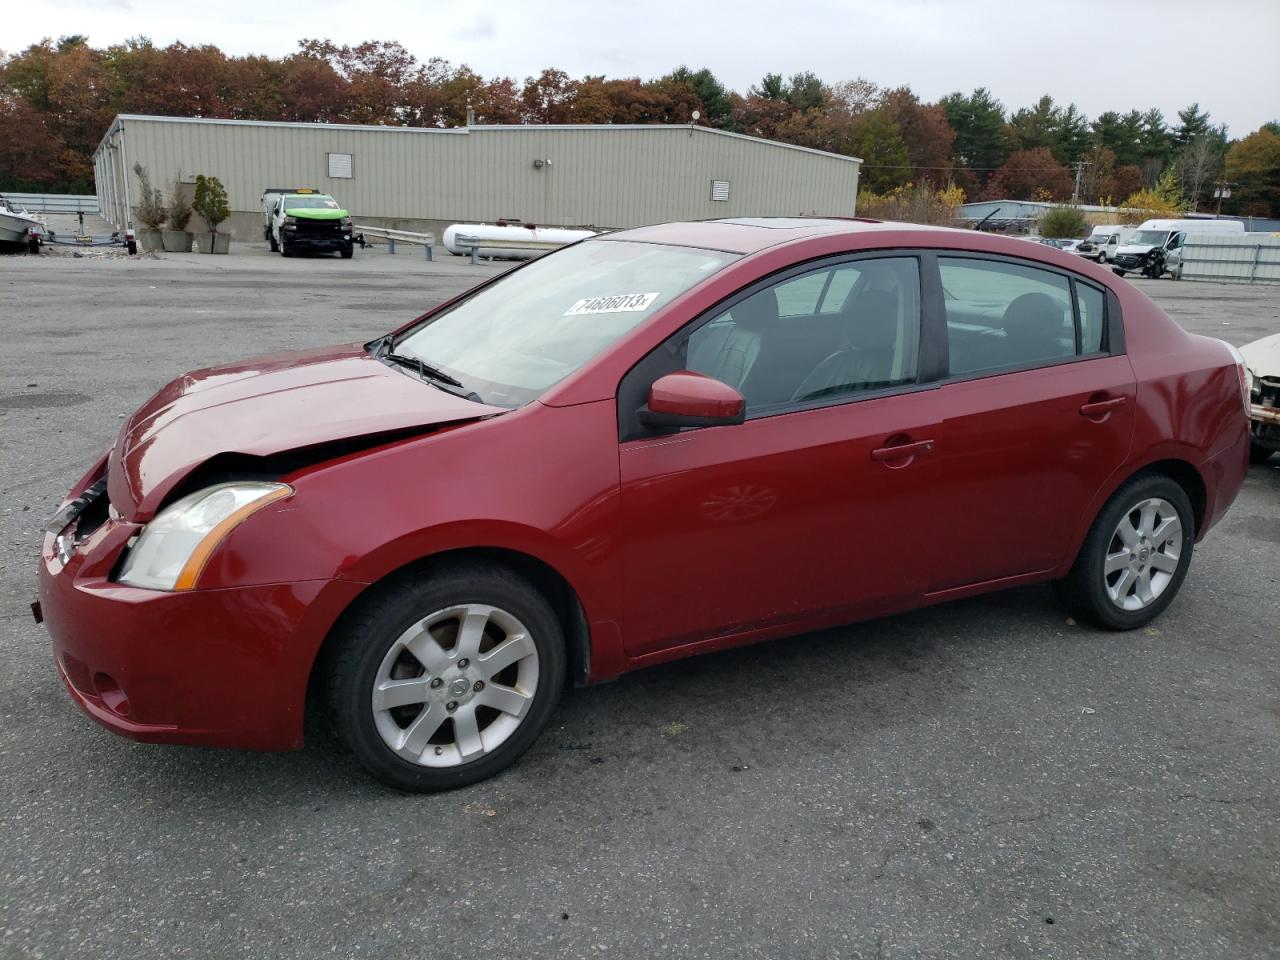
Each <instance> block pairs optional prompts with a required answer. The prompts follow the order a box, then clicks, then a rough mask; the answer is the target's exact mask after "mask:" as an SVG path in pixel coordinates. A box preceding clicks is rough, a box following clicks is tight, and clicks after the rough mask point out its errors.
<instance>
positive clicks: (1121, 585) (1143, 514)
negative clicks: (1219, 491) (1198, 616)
mask: <svg viewBox="0 0 1280 960" xmlns="http://www.w3.org/2000/svg"><path fill="white" fill-rule="evenodd" d="M1194 546H1195V514H1194V513H1193V511H1192V509H1191V500H1190V499H1189V498H1188V497H1187V493H1186V491H1185V490H1183V489H1182V487H1181V486H1179V484H1178V483H1176V482H1175V481H1174V480H1172V479H1170V478H1169V477H1167V476H1165V475H1164V474H1159V473H1144V474H1139V475H1138V476H1136V477H1134V478H1132V479H1131V480H1129V481H1128V482H1127V483H1125V484H1124V485H1123V486H1122V487H1121V488H1120V489H1119V490H1117V491H1116V492H1115V493H1114V494H1112V495H1111V498H1110V499H1109V500H1108V501H1107V502H1106V504H1105V505H1104V506H1103V508H1102V510H1101V511H1100V512H1099V513H1098V516H1097V519H1095V520H1094V522H1093V526H1092V527H1090V528H1089V533H1088V535H1087V536H1086V537H1085V540H1084V544H1083V545H1082V546H1081V547H1080V554H1079V556H1077V557H1076V562H1075V564H1074V565H1073V566H1072V567H1071V572H1070V573H1069V574H1067V576H1066V578H1065V579H1064V580H1061V581H1059V582H1058V583H1057V584H1056V587H1057V591H1058V595H1059V597H1060V598H1061V599H1062V601H1063V602H1064V603H1065V604H1066V606H1067V608H1068V609H1069V610H1070V611H1071V612H1072V613H1073V614H1075V615H1076V616H1078V617H1080V618H1082V619H1086V620H1089V621H1092V622H1093V623H1096V624H1098V625H1100V626H1103V627H1106V628H1108V629H1110V630H1133V629H1135V628H1137V627H1141V626H1145V625H1146V624H1148V623H1150V622H1151V621H1152V620H1154V619H1155V618H1156V617H1158V616H1159V615H1160V614H1161V613H1162V612H1163V611H1164V609H1165V608H1166V607H1167V606H1169V604H1170V603H1172V602H1173V598H1174V597H1175V596H1177V594H1178V590H1179V588H1180V587H1181V586H1182V581H1183V580H1184V579H1185V578H1186V575H1187V569H1188V567H1190V565H1191V555H1192V551H1193V549H1194Z"/></svg>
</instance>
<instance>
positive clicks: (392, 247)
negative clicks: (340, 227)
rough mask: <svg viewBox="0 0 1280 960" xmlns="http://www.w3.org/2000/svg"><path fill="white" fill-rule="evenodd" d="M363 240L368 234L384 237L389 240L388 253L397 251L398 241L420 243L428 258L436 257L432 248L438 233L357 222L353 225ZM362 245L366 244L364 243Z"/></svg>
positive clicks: (423, 253) (425, 256)
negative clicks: (414, 231) (416, 231)
mask: <svg viewBox="0 0 1280 960" xmlns="http://www.w3.org/2000/svg"><path fill="white" fill-rule="evenodd" d="M352 229H353V230H355V231H356V232H357V233H358V234H359V235H360V239H361V240H362V241H363V239H364V237H365V236H366V235H368V236H371V237H382V238H383V239H384V240H386V241H387V253H395V252H396V242H397V241H398V242H400V243H418V244H421V245H422V255H423V257H424V258H425V259H427V260H432V259H434V257H433V256H432V253H431V248H432V247H434V246H435V244H436V235H435V234H434V233H413V232H411V231H409V230H392V229H390V228H389V227H371V226H365V225H364V224H362V223H357V224H355V225H354V226H353V227H352ZM361 246H364V244H363V243H362V244H361Z"/></svg>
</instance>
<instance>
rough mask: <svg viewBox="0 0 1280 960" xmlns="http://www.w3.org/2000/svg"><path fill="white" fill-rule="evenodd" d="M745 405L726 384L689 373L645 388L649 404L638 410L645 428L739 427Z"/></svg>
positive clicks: (705, 376) (682, 372)
mask: <svg viewBox="0 0 1280 960" xmlns="http://www.w3.org/2000/svg"><path fill="white" fill-rule="evenodd" d="M745 416H746V403H745V401H744V400H743V399H742V394H740V393H739V392H738V391H737V390H735V389H733V387H731V386H729V385H728V384H727V383H723V382H722V381H720V380H717V379H716V378H715V377H709V376H707V375H706V374H705V373H695V372H693V371H692V370H678V371H676V372H675V373H668V374H667V375H666V376H665V377H659V378H658V379H657V380H655V381H653V384H652V385H651V386H650V387H649V402H648V403H647V404H645V405H644V406H643V407H641V408H640V410H639V417H640V422H641V423H643V424H645V426H649V427H726V426H732V425H733V424H737V423H742V421H743V420H744V419H745Z"/></svg>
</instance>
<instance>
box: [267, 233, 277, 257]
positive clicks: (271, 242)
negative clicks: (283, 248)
mask: <svg viewBox="0 0 1280 960" xmlns="http://www.w3.org/2000/svg"><path fill="white" fill-rule="evenodd" d="M267 244H268V245H269V246H270V247H271V252H272V253H279V252H280V244H278V243H276V235H275V234H274V233H272V232H271V231H270V230H268V231H267Z"/></svg>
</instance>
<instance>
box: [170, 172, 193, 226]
mask: <svg viewBox="0 0 1280 960" xmlns="http://www.w3.org/2000/svg"><path fill="white" fill-rule="evenodd" d="M191 213H192V210H191V204H189V203H187V198H186V195H185V194H183V192H182V184H180V183H176V182H175V183H174V185H173V194H172V195H171V196H170V198H169V226H171V227H173V229H175V230H185V229H187V224H188V223H190V222H191Z"/></svg>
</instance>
